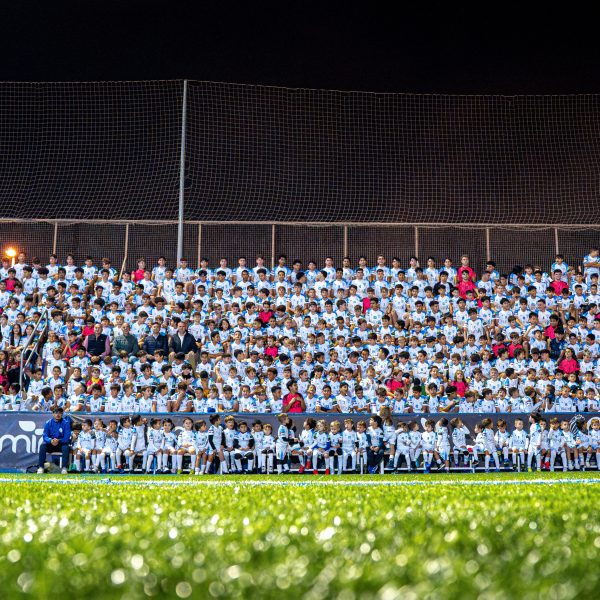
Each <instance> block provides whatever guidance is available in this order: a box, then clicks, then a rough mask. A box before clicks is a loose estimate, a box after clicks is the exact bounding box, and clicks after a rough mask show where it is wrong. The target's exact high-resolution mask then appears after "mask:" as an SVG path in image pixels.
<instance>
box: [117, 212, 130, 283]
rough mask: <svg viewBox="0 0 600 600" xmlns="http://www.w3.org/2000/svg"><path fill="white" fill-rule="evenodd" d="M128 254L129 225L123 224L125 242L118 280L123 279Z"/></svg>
mask: <svg viewBox="0 0 600 600" xmlns="http://www.w3.org/2000/svg"><path fill="white" fill-rule="evenodd" d="M128 254H129V223H125V241H124V243H123V262H122V263H121V273H120V275H119V279H121V277H123V273H125V267H126V266H127V255H128Z"/></svg>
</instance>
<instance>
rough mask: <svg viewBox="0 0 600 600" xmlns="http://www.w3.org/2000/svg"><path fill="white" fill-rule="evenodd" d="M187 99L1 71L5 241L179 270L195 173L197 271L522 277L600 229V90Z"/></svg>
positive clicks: (214, 90) (134, 86)
mask: <svg viewBox="0 0 600 600" xmlns="http://www.w3.org/2000/svg"><path fill="white" fill-rule="evenodd" d="M186 98H187V101H186V102H185V108H186V110H185V111H184V83H183V82H182V81H163V82H106V83H5V84H1V85H0V172H1V173H2V177H1V178H0V220H2V221H4V223H3V225H2V227H1V228H0V229H1V232H0V238H1V239H0V244H2V246H3V247H4V246H7V245H14V246H17V247H19V248H22V249H24V250H25V251H26V252H27V254H28V255H29V256H30V257H31V256H41V258H45V255H47V254H48V253H49V252H50V250H55V251H56V252H57V254H58V255H59V260H60V261H61V262H63V261H64V260H65V258H66V255H67V254H68V253H74V254H75V257H76V261H78V262H80V261H81V260H82V259H83V257H85V256H86V255H90V256H92V257H93V258H94V259H95V260H99V259H100V258H101V257H107V258H110V259H111V260H112V261H113V264H114V265H117V266H122V267H123V268H127V269H129V268H131V267H133V266H135V265H136V264H137V260H138V259H139V258H147V260H148V262H150V263H153V262H154V261H155V260H156V258H157V257H158V256H160V255H162V254H164V255H165V256H166V257H167V260H168V262H169V264H174V262H175V259H176V256H177V220H178V218H179V194H180V186H181V184H182V182H183V189H184V195H183V200H184V202H183V206H184V211H183V218H184V221H185V226H184V229H183V233H184V235H183V249H182V251H183V255H184V256H185V257H186V258H187V259H188V261H189V264H190V265H192V266H197V265H198V263H199V260H200V258H201V257H206V258H207V259H209V261H210V262H211V264H214V263H215V262H216V261H218V260H219V258H222V257H224V258H227V259H228V260H229V261H230V262H232V261H235V260H236V258H237V257H238V256H239V255H241V254H244V255H246V256H248V258H252V257H253V256H254V255H256V254H262V255H263V256H264V257H265V259H266V262H267V264H269V263H272V262H273V261H274V260H276V257H277V256H278V255H279V254H287V255H288V258H289V259H290V260H293V259H296V258H298V259H300V260H302V261H303V262H305V263H306V262H307V261H308V260H315V261H317V263H318V264H319V263H322V261H323V260H324V259H325V257H327V256H331V257H332V258H333V259H334V261H335V262H336V263H338V262H339V261H340V260H341V258H342V257H343V256H344V255H349V256H350V258H351V260H352V261H353V262H354V261H356V260H357V258H358V256H360V255H365V256H366V257H367V259H368V260H369V262H372V261H374V260H375V258H376V256H377V255H378V254H380V253H382V254H384V255H385V256H386V257H387V258H388V260H389V259H390V258H391V257H392V256H397V257H399V258H400V260H401V262H402V263H404V264H406V263H407V261H408V259H409V258H410V256H412V255H417V256H418V257H419V258H421V259H425V258H426V257H427V256H429V255H432V256H434V257H435V258H436V259H437V260H438V261H441V260H442V259H443V258H445V257H446V256H449V257H450V258H452V259H453V260H455V261H457V260H458V259H459V258H460V254H462V253H467V254H470V255H472V256H474V257H477V258H476V259H474V260H476V261H477V263H476V266H478V267H480V266H482V265H483V262H484V261H485V259H487V258H491V259H494V260H496V261H497V263H498V265H499V268H501V269H502V270H503V271H507V270H510V269H511V268H512V266H513V265H514V264H516V263H518V264H522V263H524V262H535V263H537V264H540V266H541V267H542V268H548V266H549V265H550V263H551V262H552V258H553V254H554V253H555V252H564V253H565V255H566V258H567V261H568V262H575V261H579V262H580V261H581V257H582V256H583V254H584V252H585V251H586V250H587V248H588V247H589V246H590V245H595V244H598V242H599V241H600V235H599V234H600V218H599V216H598V214H599V213H598V207H599V206H600V202H599V199H600V96H596V95H581V96H511V97H505V96H451V95H416V94H375V93H367V92H338V91H327V90H306V89H285V88H275V87H264V86H251V85H237V84H226V83H212V82H194V81H190V82H188V84H187V96H186ZM184 112H185V114H186V118H185V121H184V118H183V115H184ZM182 129H183V130H184V131H185V139H186V143H185V145H184V148H183V150H184V156H185V163H184V170H183V175H184V177H183V181H182V179H181V150H182ZM34 221H37V222H34Z"/></svg>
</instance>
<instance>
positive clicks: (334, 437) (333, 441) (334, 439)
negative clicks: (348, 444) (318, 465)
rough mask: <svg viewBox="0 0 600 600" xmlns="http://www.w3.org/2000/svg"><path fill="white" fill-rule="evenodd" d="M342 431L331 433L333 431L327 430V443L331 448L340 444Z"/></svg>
mask: <svg viewBox="0 0 600 600" xmlns="http://www.w3.org/2000/svg"><path fill="white" fill-rule="evenodd" d="M342 437H343V436H342V433H341V431H338V432H337V433H333V431H330V432H329V444H330V445H331V448H337V447H338V446H341V445H342Z"/></svg>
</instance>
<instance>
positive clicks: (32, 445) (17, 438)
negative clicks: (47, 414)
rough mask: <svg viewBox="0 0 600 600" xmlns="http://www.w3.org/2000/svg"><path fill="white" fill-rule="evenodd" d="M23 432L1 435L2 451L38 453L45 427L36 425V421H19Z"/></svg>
mask: <svg viewBox="0 0 600 600" xmlns="http://www.w3.org/2000/svg"><path fill="white" fill-rule="evenodd" d="M18 425H19V429H20V430H21V431H22V432H23V433H17V434H15V435H12V434H8V433H7V434H5V435H3V436H1V437H0V452H3V453H4V452H12V453H13V454H23V453H26V454H36V453H37V452H38V450H39V446H40V443H41V441H42V434H43V433H44V429H43V428H39V427H36V422H35V421H19V422H18Z"/></svg>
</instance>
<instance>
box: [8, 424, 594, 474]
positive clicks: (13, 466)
mask: <svg viewBox="0 0 600 600" xmlns="http://www.w3.org/2000/svg"><path fill="white" fill-rule="evenodd" d="M123 416H124V415H123V414H108V413H99V414H90V413H75V414H71V415H69V416H68V417H67V415H65V418H70V419H71V420H72V422H73V423H77V422H81V421H83V420H84V419H91V420H92V421H93V420H94V419H95V418H96V417H100V418H101V419H102V420H103V421H104V424H105V425H106V424H108V422H109V421H111V420H113V419H114V420H115V421H117V423H118V422H119V419H120V418H121V417H123ZM143 416H144V417H146V418H147V419H148V421H150V419H152V418H154V417H158V418H161V419H163V418H170V419H172V420H173V422H174V423H175V428H176V429H177V428H179V427H181V425H182V422H183V419H185V418H186V417H188V416H189V417H191V418H192V419H193V420H194V421H199V420H205V421H206V422H207V424H208V419H209V417H210V414H198V413H169V414H165V413H160V414H159V413H148V414H144V415H143ZM221 416H222V418H224V417H225V416H226V415H225V414H222V415H221ZM233 416H234V417H235V419H236V421H238V422H239V421H246V422H247V423H248V424H249V425H251V424H252V423H253V422H254V421H256V420H260V421H261V422H262V423H271V424H272V425H273V428H274V430H275V431H276V430H277V425H278V422H277V415H274V414H251V413H243V414H234V415H233ZM370 416H371V415H369V414H367V413H365V414H356V413H353V414H340V413H316V414H290V417H291V419H292V421H293V422H294V425H295V427H296V430H297V431H298V432H300V430H301V429H302V424H303V423H304V420H305V419H307V418H308V417H313V418H314V419H316V420H319V419H325V420H326V421H327V422H328V423H330V422H331V421H336V420H337V421H341V422H343V420H344V419H346V418H351V419H352V420H353V421H354V423H355V425H356V423H358V421H366V422H367V426H368V421H369V417H370ZM457 416H460V418H461V420H462V421H463V423H464V424H465V425H466V427H467V428H468V429H469V431H470V432H471V439H470V440H469V439H468V440H467V441H468V443H472V442H474V438H475V436H474V435H473V429H474V426H475V424H476V423H478V422H480V421H481V420H482V419H484V418H486V417H489V418H491V419H492V421H493V422H494V425H495V424H496V422H497V420H498V419H500V418H501V419H504V420H505V421H506V422H507V425H508V430H509V431H512V430H513V429H514V421H515V419H517V418H520V419H523V420H524V422H525V429H526V430H528V429H529V426H528V418H529V414H518V413H492V414H458V413H442V414H407V415H394V423H397V422H398V421H406V422H408V421H417V422H418V423H419V424H420V425H421V429H422V428H423V423H424V422H425V420H426V419H430V418H431V419H433V420H435V421H437V420H438V419H440V418H442V417H446V418H447V419H448V420H451V419H453V418H454V417H457ZM595 416H597V415H595V414H587V415H575V414H573V413H548V414H546V415H545V418H546V419H550V418H552V417H558V418H559V419H560V420H563V419H566V420H568V421H569V422H570V423H571V425H572V427H573V425H574V424H575V423H576V421H577V420H578V419H582V420H585V421H589V420H590V419H591V418H592V417H595ZM51 418H52V415H50V414H48V413H38V412H5V413H0V471H14V470H17V471H24V470H25V469H27V468H28V467H30V466H32V465H36V464H37V460H38V459H37V456H38V451H39V447H40V444H41V443H42V433H43V431H44V424H45V423H46V421H47V420H48V419H51ZM342 429H343V423H342Z"/></svg>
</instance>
